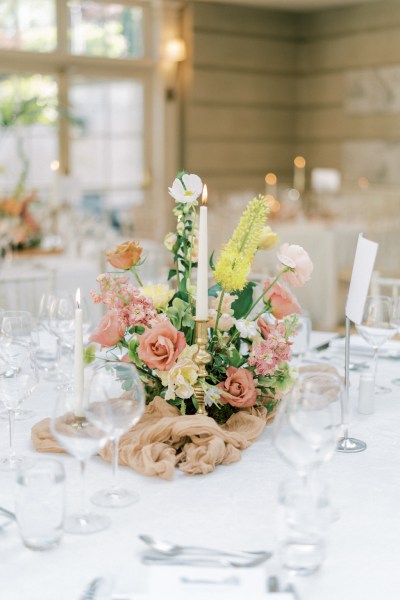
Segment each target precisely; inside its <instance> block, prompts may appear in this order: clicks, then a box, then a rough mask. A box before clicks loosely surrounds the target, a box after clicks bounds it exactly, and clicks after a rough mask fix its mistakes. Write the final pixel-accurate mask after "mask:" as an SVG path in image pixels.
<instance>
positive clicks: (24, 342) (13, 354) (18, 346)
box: [0, 310, 37, 421]
mask: <svg viewBox="0 0 400 600" xmlns="http://www.w3.org/2000/svg"><path fill="white" fill-rule="evenodd" d="M0 346H1V350H2V353H3V359H4V357H5V355H7V361H8V364H14V365H15V366H16V367H17V368H18V367H19V365H20V363H22V362H24V360H25V357H26V356H27V355H28V354H30V353H31V352H33V351H34V350H35V348H36V346H37V336H36V332H35V327H34V320H33V317H32V314H31V313H30V312H28V311H26V310H7V311H3V312H2V315H1V316H0ZM35 414H36V413H35V412H34V411H33V410H25V409H23V408H21V407H20V408H18V409H17V410H16V411H15V415H14V419H15V420H16V421H24V420H25V419H31V418H32V417H34V416H35ZM0 418H1V419H6V420H8V413H7V411H2V412H0Z"/></svg>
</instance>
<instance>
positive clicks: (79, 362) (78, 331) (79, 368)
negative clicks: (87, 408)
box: [74, 288, 83, 417]
mask: <svg viewBox="0 0 400 600" xmlns="http://www.w3.org/2000/svg"><path fill="white" fill-rule="evenodd" d="M80 303H81V291H80V289H79V288H78V289H77V291H76V309H75V348H74V359H75V360H74V384H75V385H74V391H75V416H77V417H83V323H82V309H81V307H80Z"/></svg>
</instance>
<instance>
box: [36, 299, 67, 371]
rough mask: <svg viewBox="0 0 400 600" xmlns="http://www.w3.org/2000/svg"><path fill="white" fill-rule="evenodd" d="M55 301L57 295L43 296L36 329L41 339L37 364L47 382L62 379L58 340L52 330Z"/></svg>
mask: <svg viewBox="0 0 400 600" xmlns="http://www.w3.org/2000/svg"><path fill="white" fill-rule="evenodd" d="M55 299H56V295H55V293H53V292H49V293H45V294H43V295H42V297H41V299H40V304H39V311H38V315H37V319H36V328H37V333H38V338H39V343H38V348H37V351H36V362H37V364H38V368H39V369H41V370H42V371H43V372H44V379H46V380H47V381H59V380H60V377H61V376H60V373H59V371H58V366H59V365H58V360H59V355H60V350H59V347H58V338H57V337H56V336H55V335H54V334H53V332H52V331H51V328H50V309H51V305H52V303H53V302H54V301H55Z"/></svg>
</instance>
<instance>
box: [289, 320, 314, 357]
mask: <svg viewBox="0 0 400 600" xmlns="http://www.w3.org/2000/svg"><path fill="white" fill-rule="evenodd" d="M311 329H312V324H311V319H310V315H309V314H308V312H306V311H303V312H302V314H301V315H299V326H298V328H297V332H296V335H295V337H294V338H293V346H292V354H293V356H295V357H297V358H298V359H299V360H300V361H301V360H303V359H304V358H305V357H306V355H307V352H308V350H309V349H310V337H311Z"/></svg>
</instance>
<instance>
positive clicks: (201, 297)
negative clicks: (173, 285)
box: [196, 185, 208, 320]
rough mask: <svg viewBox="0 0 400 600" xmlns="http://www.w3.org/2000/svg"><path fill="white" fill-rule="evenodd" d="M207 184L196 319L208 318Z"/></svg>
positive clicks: (203, 197)
mask: <svg viewBox="0 0 400 600" xmlns="http://www.w3.org/2000/svg"><path fill="white" fill-rule="evenodd" d="M206 202H207V186H206V185H204V187H203V196H202V203H203V204H202V206H200V217H199V252H198V262H197V294H196V319H199V320H208V231H207V206H206Z"/></svg>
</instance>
